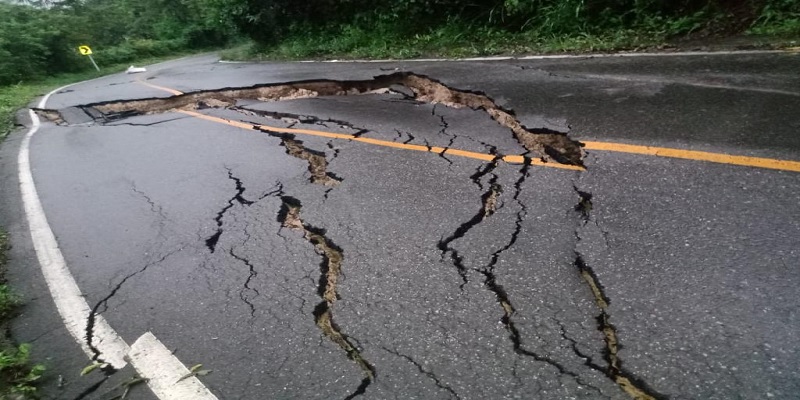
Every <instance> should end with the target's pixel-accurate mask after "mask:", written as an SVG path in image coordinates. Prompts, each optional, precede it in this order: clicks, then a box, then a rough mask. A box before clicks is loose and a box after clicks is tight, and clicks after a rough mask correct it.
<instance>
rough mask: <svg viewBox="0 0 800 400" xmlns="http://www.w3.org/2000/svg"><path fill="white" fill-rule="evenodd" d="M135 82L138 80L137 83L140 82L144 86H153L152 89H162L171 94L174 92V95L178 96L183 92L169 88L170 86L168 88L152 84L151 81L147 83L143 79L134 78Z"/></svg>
mask: <svg viewBox="0 0 800 400" xmlns="http://www.w3.org/2000/svg"><path fill="white" fill-rule="evenodd" d="M136 82H138V83H141V84H142V85H145V86H150V87H151V88H153V89H158V90H163V91H165V92H169V93H172V94H174V95H175V96H178V95H181V94H183V92H181V91H179V90H175V89H170V88H168V87H164V86H158V85H153V84H152V83H147V82H145V81H141V80H138V79H137V80H136Z"/></svg>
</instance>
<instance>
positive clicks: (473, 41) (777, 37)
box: [221, 8, 800, 61]
mask: <svg viewBox="0 0 800 400" xmlns="http://www.w3.org/2000/svg"><path fill="white" fill-rule="evenodd" d="M731 18H732V17H730V16H727V15H724V14H713V13H710V12H706V11H700V12H697V13H695V14H692V15H687V16H683V17H680V18H672V19H668V18H664V17H660V16H651V17H647V18H643V19H642V20H640V21H639V22H637V23H636V24H635V25H631V27H628V28H623V27H622V26H623V25H622V24H621V23H618V24H610V25H609V26H607V27H589V26H588V25H585V24H584V25H581V24H578V25H576V26H575V27H574V29H565V27H564V26H562V25H563V24H562V25H559V23H558V22H557V21H556V22H552V23H550V24H548V23H546V21H547V20H545V21H539V22H538V23H536V24H531V25H529V26H528V27H527V28H525V29H524V30H521V31H517V32H512V31H508V30H503V29H500V28H496V27H491V26H488V25H486V24H480V23H469V22H465V21H462V20H457V19H453V20H450V21H448V22H447V23H445V24H443V25H440V26H437V27H434V28H432V29H428V30H425V31H422V32H421V33H416V34H404V33H402V29H401V28H400V29H399V28H397V26H395V25H393V24H391V23H387V22H373V23H367V24H366V25H363V26H360V25H342V26H338V27H336V26H333V27H327V28H315V27H297V28H295V29H294V31H293V32H294V33H290V34H289V35H288V36H287V37H285V38H284V39H283V40H281V41H279V42H278V43H277V44H273V45H271V46H259V45H256V44H253V43H246V44H243V45H240V46H237V47H234V48H232V49H229V50H226V51H223V52H222V54H221V55H222V58H224V59H228V60H256V61H261V60H298V59H387V58H392V59H404V58H426V57H443V58H464V57H483V56H494V55H508V56H514V55H524V54H549V53H564V52H570V53H587V52H610V51H621V50H632V51H637V50H645V49H660V48H663V47H672V46H673V45H675V44H678V45H679V44H680V42H681V41H682V40H685V39H693V38H699V39H702V40H706V39H708V40H712V41H713V40H714V39H719V38H724V37H725V36H731V37H732V36H736V35H737V33H735V32H728V31H725V30H724V29H722V28H724V27H729V26H732V24H733V23H734V21H735V20H733V19H731ZM720 29H722V31H719V30H720ZM740 32H741V31H740ZM744 33H745V35H746V37H745V39H748V40H749V41H750V42H753V45H755V46H764V45H765V44H766V45H770V44H772V45H775V44H777V45H783V44H789V45H791V44H792V43H796V40H797V39H798V38H799V37H800V14H793V13H789V12H786V11H785V10H773V11H771V10H770V9H769V8H767V9H765V11H764V12H763V13H762V14H761V15H760V16H759V17H758V19H756V20H755V21H753V22H752V24H751V25H750V28H749V29H748V30H746V31H744Z"/></svg>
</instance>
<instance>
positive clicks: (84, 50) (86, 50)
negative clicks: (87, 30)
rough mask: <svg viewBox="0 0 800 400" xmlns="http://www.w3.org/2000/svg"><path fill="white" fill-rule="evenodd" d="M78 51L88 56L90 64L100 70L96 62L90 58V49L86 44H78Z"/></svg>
mask: <svg viewBox="0 0 800 400" xmlns="http://www.w3.org/2000/svg"><path fill="white" fill-rule="evenodd" d="M78 51H79V52H81V54H82V55H84V56H89V60H91V61H92V65H94V68H95V69H96V70H98V71H100V67H98V66H97V63H96V62H94V58H92V49H91V48H90V47H89V46H87V45H82V46H78Z"/></svg>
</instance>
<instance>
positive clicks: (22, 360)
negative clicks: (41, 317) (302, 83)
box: [0, 231, 44, 399]
mask: <svg viewBox="0 0 800 400" xmlns="http://www.w3.org/2000/svg"><path fill="white" fill-rule="evenodd" d="M8 248H9V244H8V234H7V233H6V232H3V231H0V399H30V398H35V394H36V386H35V382H36V381H37V380H38V379H39V378H41V376H42V373H43V372H44V366H42V365H30V362H29V358H30V345H28V344H21V345H19V346H15V345H14V344H12V343H11V341H10V340H9V339H8V337H7V331H8V322H9V320H10V319H11V318H12V317H13V313H14V309H16V307H17V306H19V297H18V296H17V295H16V294H15V293H14V292H13V291H12V290H11V288H9V287H8V285H6V283H5V278H4V275H5V270H6V263H7V262H8V256H7V251H8Z"/></svg>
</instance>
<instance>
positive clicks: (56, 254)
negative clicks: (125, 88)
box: [17, 81, 217, 400]
mask: <svg viewBox="0 0 800 400" xmlns="http://www.w3.org/2000/svg"><path fill="white" fill-rule="evenodd" d="M86 82H88V81H86ZM75 84H76V83H73V84H70V85H66V86H62V87H60V88H58V89H55V90H53V91H51V92H50V93H47V94H46V95H45V96H44V97H42V99H41V101H39V103H38V105H37V107H38V108H45V106H46V104H47V100H49V99H50V96H51V95H53V94H54V93H57V92H60V91H62V90H64V89H66V88H67V87H70V86H72V85H75ZM28 114H29V116H30V118H31V127H30V129H29V130H28V132H27V133H26V134H25V137H24V139H23V140H22V143H21V144H20V149H19V156H18V158H17V163H18V168H19V185H20V193H21V195H22V203H23V207H24V209H25V215H26V217H27V219H28V225H29V229H30V232H31V239H32V241H33V247H34V250H35V251H36V257H37V258H38V260H39V264H40V265H41V269H42V275H44V279H45V282H46V283H47V288H48V289H49V290H50V295H51V296H52V298H53V302H54V303H55V305H56V309H57V310H58V313H59V314H60V315H61V319H62V320H63V321H64V325H65V326H66V328H67V331H69V333H70V334H71V335H72V337H73V338H74V339H75V340H76V341H77V342H78V345H80V347H81V349H82V350H83V351H84V353H86V355H87V356H88V357H89V358H90V359H93V358H94V355H95V354H94V352H93V351H92V349H91V348H89V345H88V343H87V340H86V329H87V323H88V319H89V314H90V313H91V312H92V310H91V308H90V307H89V304H88V303H87V302H86V299H85V298H84V296H83V294H82V293H81V291H80V288H79V287H78V284H77V282H76V281H75V278H74V277H73V276H72V274H71V273H70V272H69V268H68V267H67V263H66V261H65V260H64V255H63V254H62V253H61V249H59V247H58V242H57V241H56V238H55V235H54V234H53V231H52V229H51V228H50V225H49V224H48V223H47V217H46V216H45V213H44V209H43V207H42V202H41V200H40V199H39V195H38V193H37V191H36V185H35V183H34V180H33V172H32V171H31V164H30V142H31V138H32V137H33V135H34V134H35V133H36V132H37V131H38V130H39V127H40V126H41V121H40V120H39V117H38V116H37V115H36V113H35V112H34V111H33V110H28ZM92 332H93V340H92V343H93V344H94V347H95V348H96V349H97V350H98V351H99V352H100V356H99V358H100V359H101V360H102V361H104V362H106V363H108V364H110V365H111V366H112V367H114V368H116V369H122V368H124V367H125V366H126V365H127V362H126V359H128V360H130V362H131V364H132V365H133V367H134V368H135V369H136V371H137V372H139V374H140V375H141V376H142V377H143V378H145V379H147V380H148V381H147V384H148V386H149V387H150V389H151V390H152V391H153V392H154V393H155V394H156V396H157V397H158V398H159V399H161V400H181V399H197V400H216V399H217V397H216V396H214V395H213V394H212V393H211V392H210V391H209V390H208V389H207V388H206V387H205V386H204V385H203V384H202V383H201V382H200V380H198V379H197V378H196V377H190V378H187V379H184V380H181V381H180V382H178V380H179V379H180V378H181V377H182V376H184V375H186V374H187V373H189V370H188V369H187V368H186V366H184V365H183V363H181V362H180V360H178V358H177V357H175V356H174V355H173V354H172V353H171V352H170V351H169V350H167V348H166V347H165V346H164V344H163V343H161V342H160V341H158V339H156V337H155V336H154V335H153V334H152V333H150V332H147V333H145V334H144V335H142V336H141V337H139V339H138V340H136V342H134V346H133V348H131V347H129V346H128V344H127V343H125V341H124V340H123V339H122V338H121V337H120V336H119V334H117V332H116V331H115V330H114V329H113V328H112V327H111V326H110V325H109V324H108V322H106V320H105V318H103V317H102V316H100V315H96V316H95V319H94V327H93V331H92ZM175 376H177V377H178V378H176V379H175V380H174V381H172V378H173V377H175ZM188 394H191V395H188Z"/></svg>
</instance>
